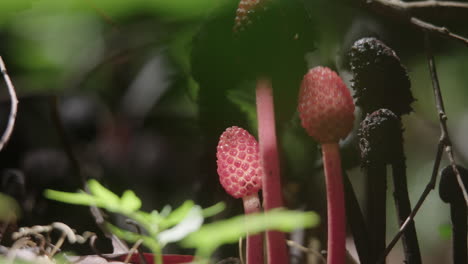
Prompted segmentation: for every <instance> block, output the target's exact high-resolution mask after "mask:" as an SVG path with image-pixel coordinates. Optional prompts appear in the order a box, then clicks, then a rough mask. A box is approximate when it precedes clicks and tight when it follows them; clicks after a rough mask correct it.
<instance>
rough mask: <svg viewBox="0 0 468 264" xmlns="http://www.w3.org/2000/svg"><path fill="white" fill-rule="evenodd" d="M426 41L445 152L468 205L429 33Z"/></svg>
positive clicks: (467, 195)
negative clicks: (454, 155) (450, 133)
mask: <svg viewBox="0 0 468 264" xmlns="http://www.w3.org/2000/svg"><path fill="white" fill-rule="evenodd" d="M425 43H426V53H427V59H428V62H429V71H430V73H431V79H432V86H433V88H434V96H435V101H436V107H437V111H438V112H439V123H440V130H441V134H442V138H441V140H442V142H443V143H444V146H445V152H446V153H447V156H448V158H449V161H450V164H451V165H452V169H453V172H454V173H455V175H456V176H457V181H458V185H459V186H460V189H461V190H462V193H463V197H464V198H465V202H466V204H467V206H468V193H467V192H466V189H465V185H464V184H463V181H462V179H461V176H460V172H459V171H458V169H457V166H456V164H455V159H454V157H453V151H452V141H451V140H450V137H449V133H448V129H447V115H446V114H445V107H444V101H443V99H442V92H441V91H440V85H439V78H438V77H437V70H436V66H435V60H434V55H433V54H432V47H431V42H430V39H429V35H428V34H427V33H426V35H425ZM467 44H468V42H467Z"/></svg>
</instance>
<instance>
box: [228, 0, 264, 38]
mask: <svg viewBox="0 0 468 264" xmlns="http://www.w3.org/2000/svg"><path fill="white" fill-rule="evenodd" d="M263 2H265V0H241V1H240V2H239V6H238V7H237V10H236V18H235V20H234V29H233V30H234V32H237V31H240V30H243V29H244V27H245V26H247V25H249V24H251V23H252V17H251V16H252V15H253V14H254V13H255V11H256V10H257V9H258V8H259V7H260V6H262V4H263Z"/></svg>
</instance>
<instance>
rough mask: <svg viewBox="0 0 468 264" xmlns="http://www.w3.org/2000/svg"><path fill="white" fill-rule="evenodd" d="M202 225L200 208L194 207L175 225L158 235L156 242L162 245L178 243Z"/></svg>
mask: <svg viewBox="0 0 468 264" xmlns="http://www.w3.org/2000/svg"><path fill="white" fill-rule="evenodd" d="M202 224H203V210H202V208H201V207H200V206H198V205H195V206H193V207H192V208H191V209H190V211H189V212H188V213H187V215H186V217H185V218H184V219H183V220H182V221H180V222H179V223H178V224H177V225H175V226H174V227H172V228H170V229H166V230H165V231H162V232H161V233H159V235H158V240H159V242H160V243H161V244H163V245H165V244H167V243H172V242H177V241H180V240H182V239H183V238H184V237H186V236H187V235H188V234H190V233H193V232H195V231H197V230H198V229H199V228H200V227H201V225H202Z"/></svg>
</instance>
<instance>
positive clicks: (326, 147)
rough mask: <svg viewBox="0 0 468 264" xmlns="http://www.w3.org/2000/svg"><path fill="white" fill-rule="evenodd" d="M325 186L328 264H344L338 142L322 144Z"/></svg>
mask: <svg viewBox="0 0 468 264" xmlns="http://www.w3.org/2000/svg"><path fill="white" fill-rule="evenodd" d="M322 155H323V164H324V168H325V179H326V186H327V214H328V246H327V248H328V254H327V255H328V261H327V263H328V264H344V263H345V252H346V251H345V238H346V226H345V223H346V216H345V207H344V191H343V179H342V176H341V160H340V152H339V145H338V142H336V143H324V144H322Z"/></svg>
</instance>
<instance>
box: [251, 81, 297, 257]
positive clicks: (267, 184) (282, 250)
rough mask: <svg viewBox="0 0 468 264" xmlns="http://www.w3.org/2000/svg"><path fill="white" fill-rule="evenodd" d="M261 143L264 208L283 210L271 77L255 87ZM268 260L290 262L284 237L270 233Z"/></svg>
mask: <svg viewBox="0 0 468 264" xmlns="http://www.w3.org/2000/svg"><path fill="white" fill-rule="evenodd" d="M256 101H257V119H258V141H259V147H260V157H261V159H262V161H263V169H264V173H265V175H264V177H263V207H264V208H265V211H268V210H271V209H274V208H278V207H282V206H283V199H282V194H281V178H280V168H279V157H278V146H277V141H276V124H275V111H274V103H273V89H272V87H271V81H270V80H269V79H268V78H265V77H260V78H258V80H257V85H256ZM266 240H267V258H268V263H269V264H286V263H289V257H288V252H287V247H286V237H285V234H284V233H282V232H278V231H271V230H269V231H267V233H266Z"/></svg>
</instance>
